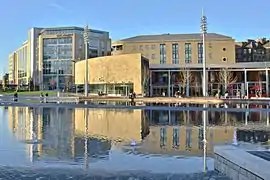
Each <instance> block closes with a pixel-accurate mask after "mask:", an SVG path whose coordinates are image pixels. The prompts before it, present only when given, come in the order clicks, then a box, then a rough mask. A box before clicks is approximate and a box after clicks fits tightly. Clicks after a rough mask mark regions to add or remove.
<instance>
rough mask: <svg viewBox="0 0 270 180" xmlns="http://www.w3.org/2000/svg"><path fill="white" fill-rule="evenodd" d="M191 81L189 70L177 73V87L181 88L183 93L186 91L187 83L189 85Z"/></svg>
mask: <svg viewBox="0 0 270 180" xmlns="http://www.w3.org/2000/svg"><path fill="white" fill-rule="evenodd" d="M192 79H193V76H192V74H191V72H190V70H189V69H186V68H184V69H182V70H181V71H180V72H179V81H178V82H179V85H181V86H182V88H183V89H184V90H183V91H184V92H186V91H187V89H186V87H187V84H188V82H189V83H190V82H191V81H192Z"/></svg>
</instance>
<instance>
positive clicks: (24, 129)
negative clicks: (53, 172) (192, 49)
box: [0, 107, 269, 173]
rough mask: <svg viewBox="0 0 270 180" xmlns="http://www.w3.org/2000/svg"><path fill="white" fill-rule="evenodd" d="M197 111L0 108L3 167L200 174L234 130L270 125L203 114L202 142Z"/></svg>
mask: <svg viewBox="0 0 270 180" xmlns="http://www.w3.org/2000/svg"><path fill="white" fill-rule="evenodd" d="M202 113H203V112H201V111H188V110H187V111H173V110H142V109H123V110H121V109H117V110H116V109H87V108H82V109H73V108H63V107H61V108H60V107H57V108H42V107H5V108H4V107H1V109H0V116H1V117H2V118H1V121H0V136H1V138H0V164H1V165H2V166H12V167H35V168H37V167H50V168H72V169H74V168H75V169H76V168H77V169H90V170H106V171H130V170H132V171H133V170H136V171H147V172H153V173H198V172H202V171H203V170H204V168H207V170H209V171H211V170H213V159H212V155H213V148H214V145H217V144H224V143H231V142H232V140H233V139H234V134H235V131H236V128H237V127H243V126H246V127H249V126H254V125H261V126H265V127H268V126H269V112H265V111H263V112H262V111H258V112H228V111H221V112H212V111H207V112H206V124H207V128H206V139H207V144H206V146H204V143H203V141H202V140H203V126H202V123H203V119H202V117H203V114H202ZM205 155H206V157H205ZM11 159H14V160H11ZM15 159H16V160H15ZM204 166H206V167H204Z"/></svg>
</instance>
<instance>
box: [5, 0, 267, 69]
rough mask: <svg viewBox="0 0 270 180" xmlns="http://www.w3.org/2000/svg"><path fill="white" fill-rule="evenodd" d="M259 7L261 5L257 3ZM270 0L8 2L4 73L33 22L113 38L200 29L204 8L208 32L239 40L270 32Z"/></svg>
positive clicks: (38, 25)
mask: <svg viewBox="0 0 270 180" xmlns="http://www.w3.org/2000/svg"><path fill="white" fill-rule="evenodd" d="M256 6H257V7H256ZM269 6H270V1H269V0H259V1H256V3H251V2H248V1H233V0H227V1H216V0H203V1H199V0H196V1H195V0H188V1H184V0H166V1H162V0H135V1H127V0H118V1H117V0H114V1H112V0H99V1H98V0H76V1H74V0H5V1H4V0H3V2H1V6H0V17H1V19H0V22H1V29H0V44H1V48H0V62H1V64H3V66H2V68H3V69H1V68H0V72H1V73H3V72H4V71H7V70H8V69H7V61H8V54H9V53H10V52H12V51H13V50H15V49H16V48H17V47H19V46H20V45H21V43H23V42H24V41H25V40H26V38H27V30H28V29H29V28H31V27H33V26H35V27H47V26H71V25H74V26H84V25H85V24H86V23H88V24H89V26H90V27H91V28H95V29H101V30H106V31H109V32H110V35H111V38H112V39H113V40H117V39H121V38H125V37H130V36H134V35H139V34H157V33H191V32H199V31H200V16H201V9H202V7H204V11H205V14H206V15H207V17H208V32H216V33H221V34H224V35H229V36H232V37H233V38H235V39H237V40H244V39H247V38H258V37H267V38H269V35H270V24H269V23H268V22H269V9H267V8H268V7H269Z"/></svg>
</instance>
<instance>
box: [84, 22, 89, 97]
mask: <svg viewBox="0 0 270 180" xmlns="http://www.w3.org/2000/svg"><path fill="white" fill-rule="evenodd" d="M83 39H84V45H85V82H84V83H85V84H84V94H85V96H86V97H87V96H88V44H89V35H88V25H86V26H85V28H84V33H83Z"/></svg>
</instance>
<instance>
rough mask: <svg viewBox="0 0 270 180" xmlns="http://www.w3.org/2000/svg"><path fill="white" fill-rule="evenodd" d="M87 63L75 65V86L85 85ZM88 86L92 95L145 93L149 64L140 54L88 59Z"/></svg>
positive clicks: (82, 62)
mask: <svg viewBox="0 0 270 180" xmlns="http://www.w3.org/2000/svg"><path fill="white" fill-rule="evenodd" d="M85 63H86V61H79V62H76V64H75V84H76V85H84V83H85ZM88 67H89V73H88V80H89V82H88V84H89V85H90V93H93V94H96V93H98V92H100V91H102V92H106V93H108V94H126V91H127V92H128V93H129V92H130V91H135V92H136V93H137V94H142V93H143V92H144V82H145V78H147V76H148V71H149V70H148V69H149V63H148V60H147V59H146V58H143V57H142V56H141V54H140V53H136V54H125V55H119V56H105V57H98V58H91V59H88Z"/></svg>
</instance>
